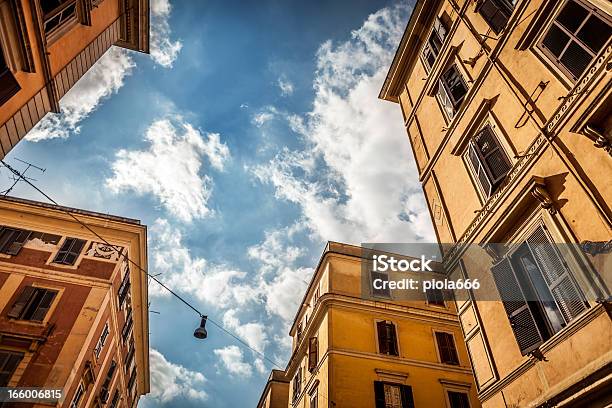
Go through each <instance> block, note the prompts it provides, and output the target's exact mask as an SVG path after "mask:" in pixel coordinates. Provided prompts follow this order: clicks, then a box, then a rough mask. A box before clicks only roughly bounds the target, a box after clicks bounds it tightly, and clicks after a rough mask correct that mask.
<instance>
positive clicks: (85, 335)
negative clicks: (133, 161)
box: [0, 197, 149, 408]
mask: <svg viewBox="0 0 612 408" xmlns="http://www.w3.org/2000/svg"><path fill="white" fill-rule="evenodd" d="M66 211H68V212H70V213H72V214H74V215H75V216H77V217H78V219H79V220H80V221H82V222H84V223H85V224H86V225H88V226H89V227H91V228H92V229H93V230H94V231H96V233H97V234H99V235H100V236H101V237H103V238H104V240H106V241H108V243H110V244H111V245H112V246H109V245H106V244H105V243H104V242H100V239H99V238H98V237H96V236H95V235H94V234H92V233H90V232H89V231H87V230H86V229H85V228H84V227H83V226H82V225H81V224H79V223H77V222H76V221H75V220H74V219H72V218H71V216H70V215H68V214H67V213H66ZM124 255H128V256H129V258H130V259H131V260H132V261H133V262H134V263H136V264H137V265H140V266H141V267H142V268H143V269H145V270H146V265H147V247H146V227H145V226H143V225H141V224H140V223H139V221H137V220H132V219H127V218H122V217H116V216H110V215H103V214H98V213H93V212H88V211H83V210H77V209H71V208H64V207H57V206H52V205H47V204H42V203H38V202H34V201H28V200H23V199H16V198H10V197H6V198H2V199H1V200H0V387H40V388H50V389H61V390H62V391H63V399H62V400H60V401H59V403H58V404H57V405H55V404H53V406H58V407H70V408H78V407H88V408H89V407H102V406H105V407H112V408H119V407H121V408H127V407H134V406H136V405H137V403H138V400H139V397H140V396H141V395H143V394H145V393H147V392H149V352H148V350H149V340H148V339H149V335H148V303H147V279H146V277H145V276H144V274H143V273H142V272H141V271H140V270H139V269H138V268H136V267H134V265H133V264H130V263H128V262H127V261H126V259H125V257H124ZM13 405H14V406H19V407H27V406H32V407H36V406H49V405H48V404H46V405H45V404H38V405H37V404H34V403H30V404H28V403H13ZM3 406H9V407H10V406H12V405H11V403H6V404H5V405H3Z"/></svg>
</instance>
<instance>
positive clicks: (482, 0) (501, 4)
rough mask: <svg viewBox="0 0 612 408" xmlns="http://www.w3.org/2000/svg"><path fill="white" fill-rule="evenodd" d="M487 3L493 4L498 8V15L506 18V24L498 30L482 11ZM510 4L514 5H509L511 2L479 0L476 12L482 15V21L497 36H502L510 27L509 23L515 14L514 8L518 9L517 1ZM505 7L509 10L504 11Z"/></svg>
mask: <svg viewBox="0 0 612 408" xmlns="http://www.w3.org/2000/svg"><path fill="white" fill-rule="evenodd" d="M487 2H488V3H491V4H493V5H494V6H495V7H496V8H497V13H500V12H501V13H502V14H503V15H504V17H506V21H505V23H504V24H503V26H501V27H499V29H497V27H494V26H493V22H492V21H490V20H489V19H488V18H487V16H485V15H484V14H483V13H482V9H483V7H484V5H485V3H487ZM510 3H514V4H509V2H507V1H505V0H478V2H477V4H476V9H475V11H476V12H477V13H478V14H479V15H480V17H482V19H483V20H484V21H485V22H486V23H487V25H488V26H489V28H491V30H492V31H493V32H494V33H495V35H500V34H501V33H503V32H504V31H505V29H506V27H507V26H508V22H509V21H510V19H511V18H512V14H513V13H514V8H515V7H516V3H517V1H516V0H515V1H513V2H510ZM504 6H506V7H508V9H506V10H504V9H503V7H504ZM506 14H507V15H506Z"/></svg>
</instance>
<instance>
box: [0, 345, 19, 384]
mask: <svg viewBox="0 0 612 408" xmlns="http://www.w3.org/2000/svg"><path fill="white" fill-rule="evenodd" d="M22 358H23V354H20V353H11V352H8V351H0V387H6V386H7V385H8V383H9V381H10V380H11V377H12V376H13V373H14V372H15V370H16V369H17V366H18V365H19V363H20V362H21V359H22Z"/></svg>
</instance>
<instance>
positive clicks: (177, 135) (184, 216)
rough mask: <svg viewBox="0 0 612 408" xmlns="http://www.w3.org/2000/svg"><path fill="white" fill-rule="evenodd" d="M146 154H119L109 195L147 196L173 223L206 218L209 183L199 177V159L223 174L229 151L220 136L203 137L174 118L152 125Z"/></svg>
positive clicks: (114, 163)
mask: <svg viewBox="0 0 612 408" xmlns="http://www.w3.org/2000/svg"><path fill="white" fill-rule="evenodd" d="M145 140H146V141H147V142H148V143H149V146H148V148H147V150H125V149H122V150H119V151H118V152H117V154H116V158H115V161H114V162H113V164H112V170H113V176H112V177H110V178H108V179H107V180H106V186H107V187H108V188H109V189H110V190H111V191H112V192H114V193H119V192H122V191H134V192H136V193H137V194H141V195H142V194H152V195H154V196H155V197H156V198H157V199H158V200H159V201H160V202H161V204H162V205H163V206H164V207H165V208H166V209H167V210H168V211H169V212H170V213H171V214H172V215H174V216H175V217H177V218H179V219H180V220H182V221H186V222H189V221H191V220H192V219H193V218H203V217H206V216H208V215H210V214H211V211H212V210H210V209H209V208H208V206H207V204H208V200H209V198H210V195H211V191H212V186H213V182H212V179H211V178H210V176H208V175H207V174H204V175H201V174H200V173H201V170H202V167H203V159H204V158H207V159H208V162H209V163H210V166H211V167H213V168H215V169H217V170H223V166H224V164H225V162H226V161H227V160H228V159H229V149H228V148H227V146H226V145H225V144H223V143H221V141H220V138H219V135H218V134H216V133H209V134H207V135H202V134H201V132H200V131H199V130H197V129H196V128H194V127H193V126H192V125H190V124H189V123H186V122H184V121H182V120H180V119H178V118H175V119H162V120H157V121H155V122H153V124H151V126H150V127H149V128H148V129H147V131H146V135H145Z"/></svg>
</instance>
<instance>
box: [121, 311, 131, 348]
mask: <svg viewBox="0 0 612 408" xmlns="http://www.w3.org/2000/svg"><path fill="white" fill-rule="evenodd" d="M132 326H134V318H133V317H132V309H130V311H129V312H128V316H127V318H126V320H125V323H123V328H122V329H121V339H122V340H123V342H124V343H125V342H126V340H127V338H128V336H129V335H130V333H131V331H132Z"/></svg>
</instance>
